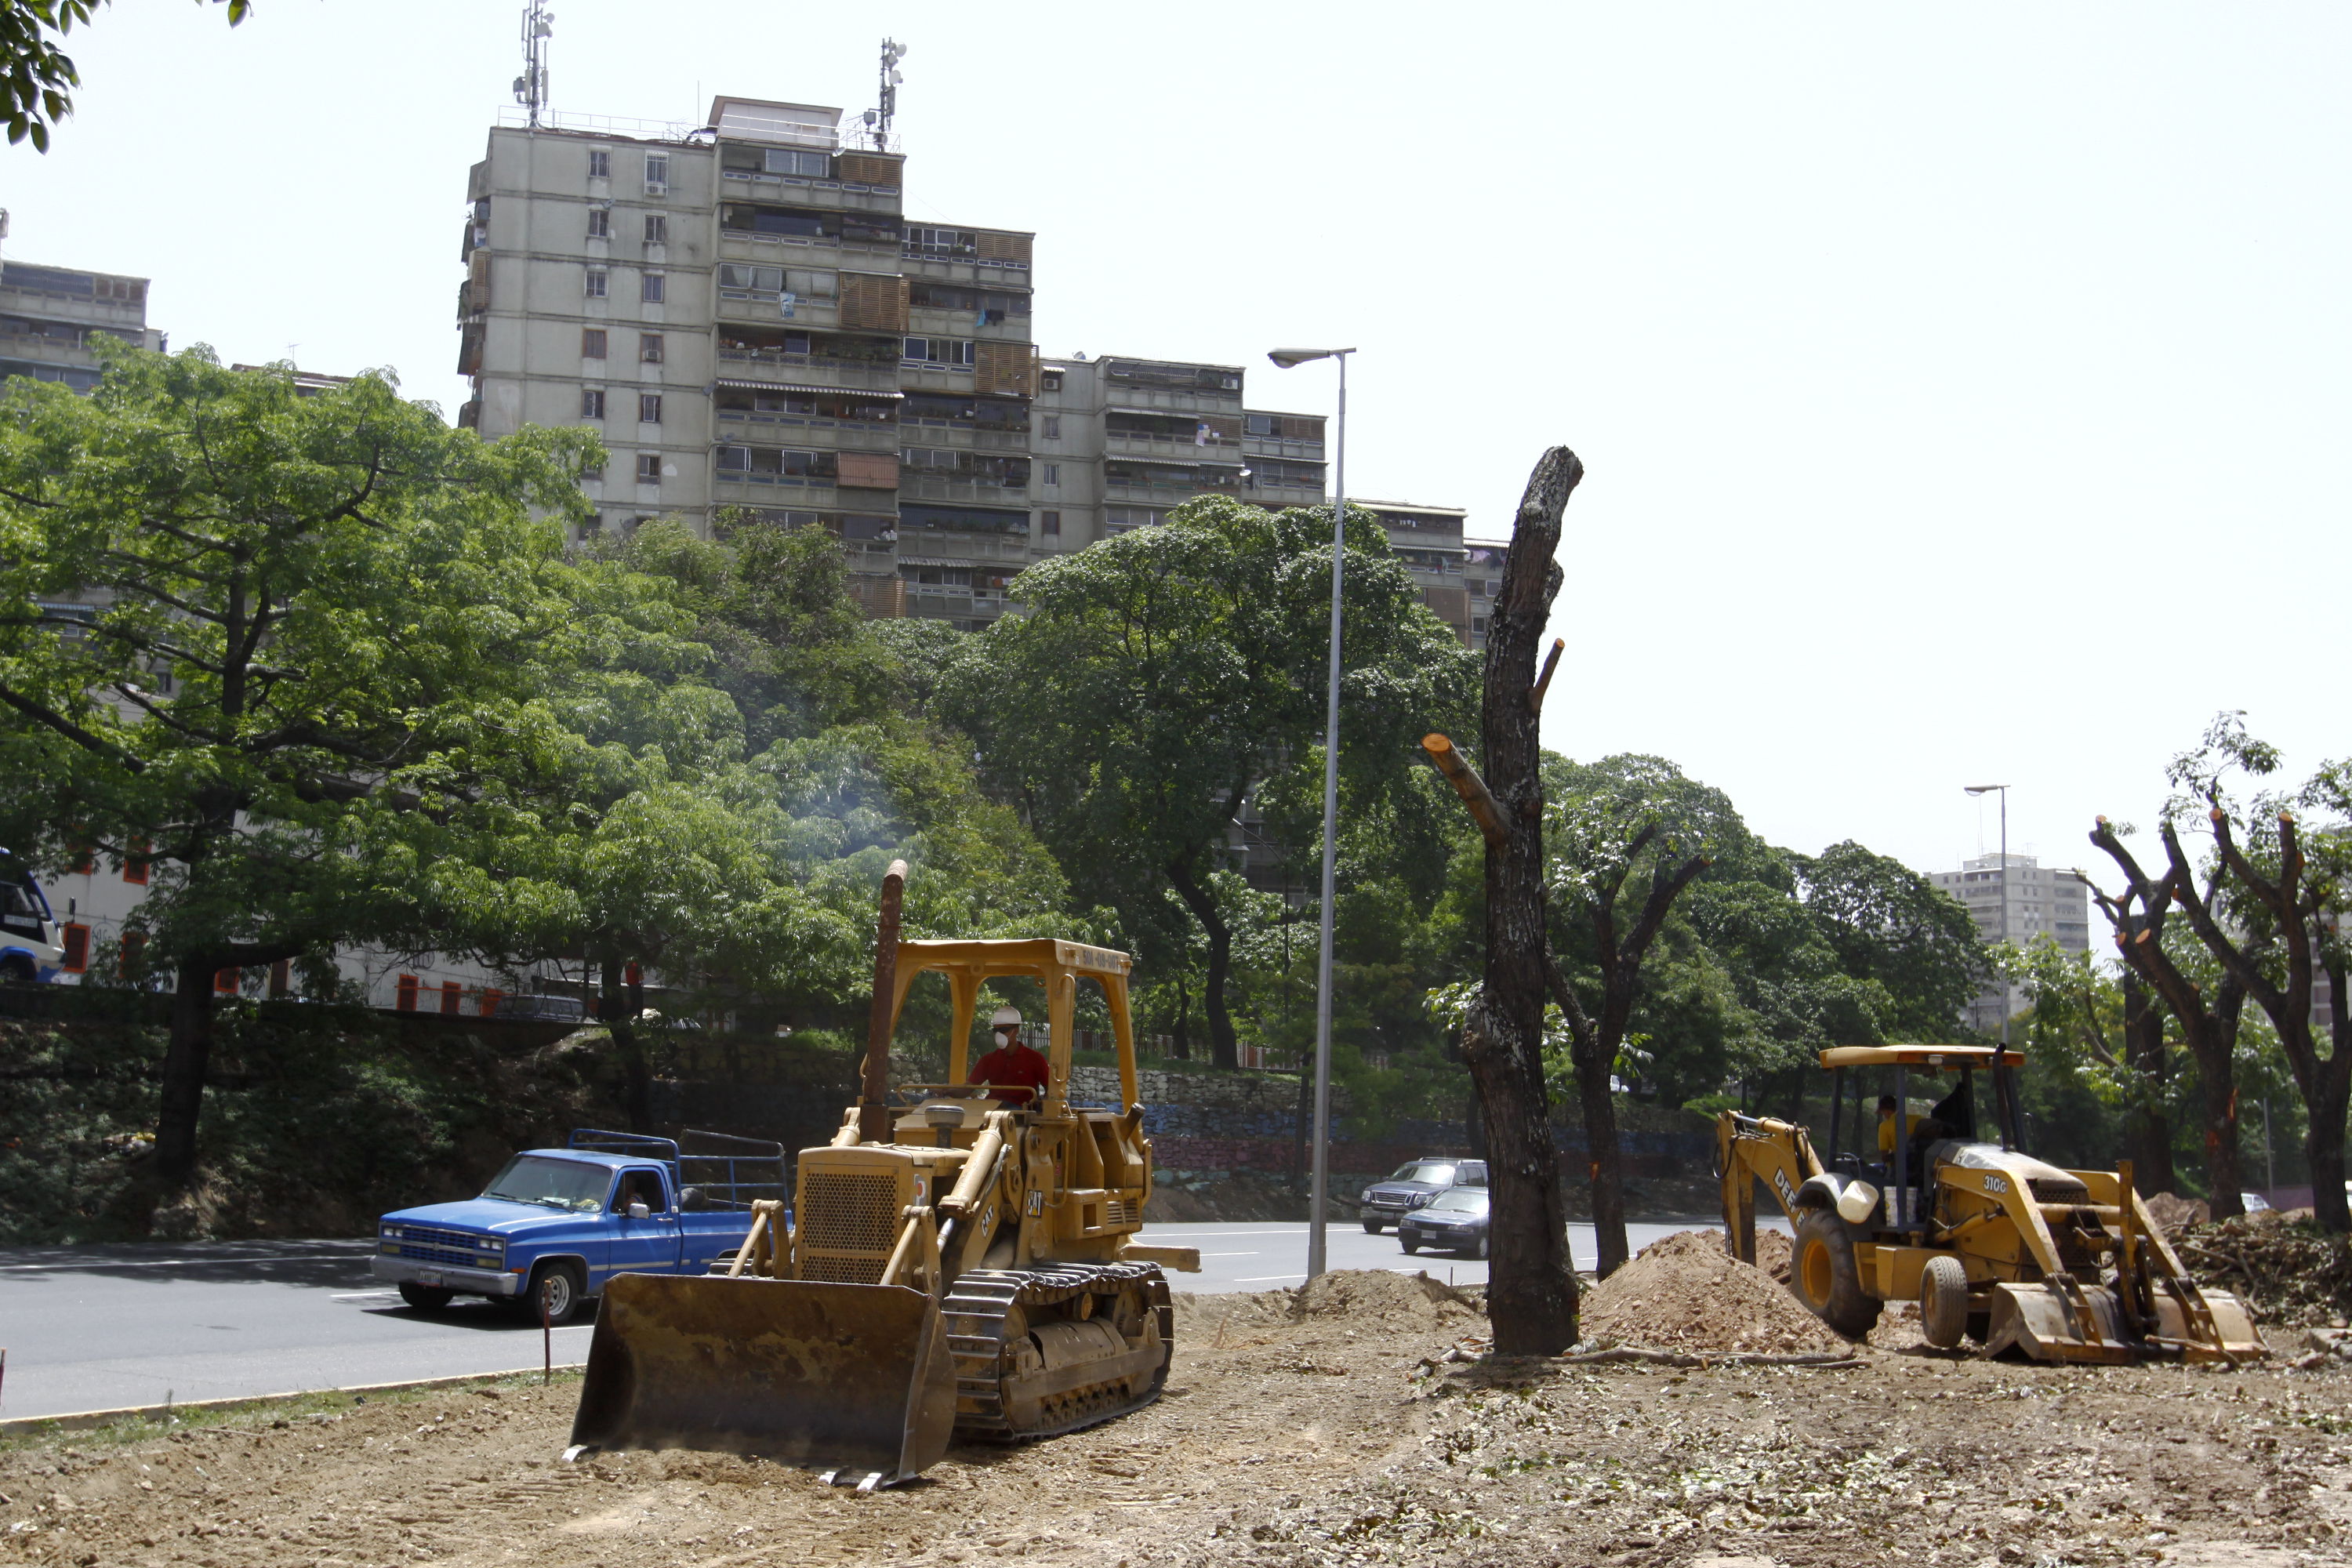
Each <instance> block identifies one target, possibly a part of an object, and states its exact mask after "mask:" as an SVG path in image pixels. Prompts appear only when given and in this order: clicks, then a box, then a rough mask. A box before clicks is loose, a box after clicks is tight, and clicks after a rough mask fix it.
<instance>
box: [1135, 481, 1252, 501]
mask: <svg viewBox="0 0 2352 1568" xmlns="http://www.w3.org/2000/svg"><path fill="white" fill-rule="evenodd" d="M1240 485H1241V481H1240V480H1239V479H1235V480H1234V482H1233V483H1232V484H1230V485H1209V484H1192V485H1147V484H1138V483H1135V482H1134V481H1132V480H1129V479H1108V478H1106V479H1104V480H1103V499H1104V500H1115V501H1120V500H1129V501H1149V502H1151V503H1152V504H1153V505H1155V506H1181V504H1183V503H1184V502H1186V501H1188V500H1192V498H1193V497H1194V496H1241V489H1240ZM1241 499H1243V500H1255V499H1256V498H1255V496H1241Z"/></svg>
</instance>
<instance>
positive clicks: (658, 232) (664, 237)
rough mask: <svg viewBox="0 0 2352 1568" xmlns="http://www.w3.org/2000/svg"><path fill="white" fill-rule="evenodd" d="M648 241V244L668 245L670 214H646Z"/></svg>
mask: <svg viewBox="0 0 2352 1568" xmlns="http://www.w3.org/2000/svg"><path fill="white" fill-rule="evenodd" d="M668 243H669V215H668V214H667V213H647V214H646V244H647V245H667V244H668Z"/></svg>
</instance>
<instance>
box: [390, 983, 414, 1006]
mask: <svg viewBox="0 0 2352 1568" xmlns="http://www.w3.org/2000/svg"><path fill="white" fill-rule="evenodd" d="M392 1005H393V1007H394V1010H395V1011H397V1012H402V1013H414V1012H415V1011H416V976H415V975H414V974H404V975H402V976H401V977H400V980H399V983H398V984H396V985H394V988H393V1004H392Z"/></svg>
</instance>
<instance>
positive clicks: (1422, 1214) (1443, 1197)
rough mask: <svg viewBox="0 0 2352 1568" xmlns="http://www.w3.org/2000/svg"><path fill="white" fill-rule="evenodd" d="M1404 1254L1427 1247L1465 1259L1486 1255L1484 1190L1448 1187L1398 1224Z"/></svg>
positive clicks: (1398, 1234) (1433, 1250)
mask: <svg viewBox="0 0 2352 1568" xmlns="http://www.w3.org/2000/svg"><path fill="white" fill-rule="evenodd" d="M1397 1239H1398V1240H1399V1241H1401V1242H1402V1243H1403V1244H1404V1249H1405V1250H1406V1251H1407V1252H1419V1251H1420V1250H1421V1249H1422V1248H1423V1247H1428V1248H1429V1249H1430V1250H1431V1251H1432V1252H1452V1253H1456V1254H1458V1255H1460V1256H1461V1257H1464V1258H1484V1257H1486V1188H1484V1187H1449V1188H1447V1189H1446V1190H1445V1191H1444V1192H1442V1193H1440V1194H1437V1195H1436V1196H1435V1197H1433V1198H1432V1199H1430V1200H1429V1202H1427V1203H1425V1204H1423V1205H1422V1206H1421V1207H1419V1208H1417V1209H1415V1210H1413V1211H1412V1213H1411V1214H1409V1215H1405V1216H1404V1218H1402V1219H1401V1220H1399V1221H1397Z"/></svg>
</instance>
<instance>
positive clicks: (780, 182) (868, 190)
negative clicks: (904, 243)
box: [719, 169, 899, 216]
mask: <svg viewBox="0 0 2352 1568" xmlns="http://www.w3.org/2000/svg"><path fill="white" fill-rule="evenodd" d="M719 200H721V201H737V202H765V203H767V204H768V205H771V206H792V207H807V208H810V209H812V210H824V211H845V212H868V213H888V214H891V215H893V216H896V215H897V213H898V200H899V193H898V191H897V190H896V189H893V188H891V187H889V186H886V185H861V184H856V183H855V182H852V181H846V180H812V179H805V178H803V177H801V176H799V175H796V174H754V173H752V172H751V171H749V170H744V169H721V170H720V171H719Z"/></svg>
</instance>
